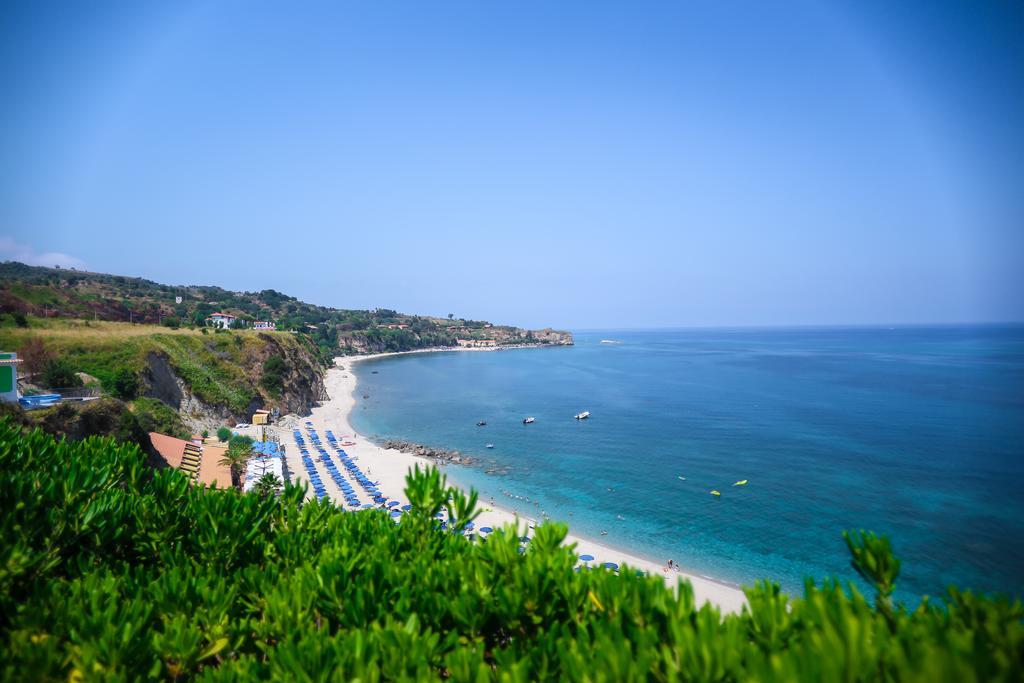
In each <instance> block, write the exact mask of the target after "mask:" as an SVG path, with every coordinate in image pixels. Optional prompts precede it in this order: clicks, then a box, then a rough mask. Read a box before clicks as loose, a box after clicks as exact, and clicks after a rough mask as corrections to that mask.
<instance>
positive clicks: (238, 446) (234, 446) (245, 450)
mask: <svg viewBox="0 0 1024 683" xmlns="http://www.w3.org/2000/svg"><path fill="white" fill-rule="evenodd" d="M236 439H237V440H236ZM244 439H245V437H232V438H231V441H230V442H229V444H228V450H227V451H226V452H225V453H224V457H223V458H221V460H220V464H221V465H226V466H227V467H230V468H231V484H232V485H233V486H235V487H237V488H241V486H242V472H243V471H244V470H245V463H247V462H248V461H249V458H251V457H252V440H251V439H250V440H249V441H245V440H244Z"/></svg>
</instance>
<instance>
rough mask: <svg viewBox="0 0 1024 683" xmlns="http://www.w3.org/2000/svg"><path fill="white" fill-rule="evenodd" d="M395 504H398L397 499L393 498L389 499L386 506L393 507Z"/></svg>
mask: <svg viewBox="0 0 1024 683" xmlns="http://www.w3.org/2000/svg"><path fill="white" fill-rule="evenodd" d="M396 505H398V501H397V500H393V501H391V502H390V503H388V507H389V508H390V507H394V506H396Z"/></svg>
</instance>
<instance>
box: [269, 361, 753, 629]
mask: <svg viewBox="0 0 1024 683" xmlns="http://www.w3.org/2000/svg"><path fill="white" fill-rule="evenodd" d="M443 350H446V351H447V350H450V351H459V352H479V351H485V349H443ZM436 351H437V350H426V349H424V350H417V351H410V352H406V353H430V352H436ZM487 351H490V350H487ZM392 355H397V354H371V355H364V356H354V357H341V358H337V359H335V366H334V367H333V368H331V369H329V370H328V371H327V373H326V376H325V378H324V385H325V388H326V391H327V395H328V399H327V400H326V401H323V402H322V403H321V404H320V405H318V406H316V407H315V408H313V410H312V412H311V414H310V415H309V416H306V417H299V416H294V415H290V416H286V417H285V418H283V419H282V420H281V421H280V422H279V424H278V427H277V429H278V436H279V437H280V439H281V442H282V443H284V444H285V445H286V446H287V464H288V467H289V470H290V471H291V475H292V478H293V480H294V481H296V482H299V483H302V482H306V483H308V482H307V480H306V477H305V469H304V468H303V466H302V464H301V461H300V456H299V452H298V448H297V446H296V444H295V442H294V439H293V437H292V432H291V429H292V427H302V426H303V425H304V424H305V423H306V422H307V421H308V422H311V423H312V424H313V427H314V428H315V429H317V430H318V432H319V433H320V434H321V436H322V435H323V434H324V432H325V431H326V430H328V429H330V430H331V431H332V432H333V433H334V434H335V435H336V436H337V437H338V439H339V440H340V441H344V442H347V443H351V444H354V445H350V446H348V445H347V446H345V452H346V453H348V454H349V455H350V456H351V457H353V458H354V459H356V460H357V462H358V463H359V466H360V467H361V468H362V470H363V471H364V472H365V473H366V474H367V476H369V477H370V478H371V479H372V480H374V481H379V482H380V484H379V488H380V490H381V491H382V492H384V493H385V494H386V495H387V497H388V498H389V499H391V500H399V501H401V502H402V503H403V504H404V503H406V502H408V501H407V500H406V499H405V494H404V488H405V476H406V474H407V473H408V472H409V470H410V469H412V468H413V467H414V466H416V465H419V466H420V467H421V468H424V467H430V466H438V465H442V467H443V466H445V465H447V464H449V463H450V464H454V465H459V464H464V463H461V462H460V461H461V458H459V460H458V461H457V460H455V459H454V458H453V457H452V452H451V451H443V449H435V450H437V452H438V453H441V455H440V456H439V457H428V456H430V455H432V454H431V453H423V454H422V455H421V454H418V452H419V451H420V447H419V445H417V444H408V443H406V444H396V443H390V444H389V443H387V442H384V443H382V444H380V445H378V444H376V443H374V442H373V441H372V440H371V439H369V438H368V437H367V436H365V435H362V434H357V433H356V432H355V430H354V429H353V428H352V426H351V423H350V422H349V414H350V412H351V411H352V409H353V407H354V406H355V403H356V396H357V394H356V391H357V378H356V375H355V373H354V367H355V366H356V364H357V363H360V362H363V361H366V360H370V359H376V358H383V357H390V356H392ZM387 445H391V446H396V445H397V446H399V447H400V448H403V450H399V449H398V448H388V447H386V446H387ZM405 451H411V452H405ZM433 455H437V453H433ZM455 457H458V455H456V456H455ZM318 467H319V465H318ZM322 478H323V481H324V485H325V486H326V488H327V491H328V495H330V496H331V497H332V499H336V500H338V501H341V500H342V497H341V492H340V490H338V489H337V487H336V486H335V484H334V482H333V481H331V480H330V478H329V477H326V476H323V477H322ZM479 507H480V509H481V510H482V512H481V514H480V516H479V517H478V518H477V522H476V525H477V527H478V528H479V527H492V528H498V527H502V526H505V525H514V526H516V527H517V529H518V530H519V532H521V533H523V534H525V535H530V528H531V527H532V526H533V525H535V524H538V523H540V522H539V520H536V519H534V518H532V517H530V516H527V515H522V514H518V513H517V512H515V511H513V510H510V509H507V508H505V507H502V506H501V505H500V504H497V503H495V502H493V501H488V500H481V501H480V505H479ZM559 521H565V520H559ZM566 543H568V544H574V545H575V550H576V553H577V554H579V555H591V556H593V558H594V559H593V560H592V561H590V564H591V566H600V565H601V564H603V563H605V562H614V563H616V564H618V565H620V566H622V565H628V566H629V567H631V568H634V569H638V570H642V571H646V572H648V573H649V574H651V575H653V576H662V577H663V578H664V580H665V582H666V584H668V585H670V586H674V585H675V584H676V583H677V582H678V580H679V579H686V580H688V581H689V582H690V583H691V585H692V586H693V591H694V595H695V597H696V599H697V601H698V602H699V603H704V602H710V603H712V604H714V605H716V606H717V607H718V608H719V609H721V610H722V611H723V612H738V611H739V610H740V609H741V608H742V606H743V605H744V604H745V602H746V598H745V596H744V594H743V592H742V591H741V590H740V589H739V588H736V587H734V586H729V585H726V584H724V583H720V582H717V581H714V580H712V579H709V578H706V577H703V576H698V575H696V574H691V573H687V572H685V571H682V570H680V569H678V568H672V569H670V568H668V567H667V566H666V565H665V564H664V563H659V562H656V561H653V560H649V559H645V558H642V557H639V556H637V555H634V554H630V553H627V552H624V551H622V550H619V549H617V548H613V547H610V546H608V545H606V544H602V543H599V542H597V541H594V540H592V539H589V538H585V537H582V536H579V535H576V534H573V533H572V530H571V529H570V533H569V535H568V536H567V538H566Z"/></svg>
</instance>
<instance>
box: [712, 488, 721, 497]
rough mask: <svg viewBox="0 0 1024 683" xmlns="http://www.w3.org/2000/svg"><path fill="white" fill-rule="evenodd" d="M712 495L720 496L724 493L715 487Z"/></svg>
mask: <svg viewBox="0 0 1024 683" xmlns="http://www.w3.org/2000/svg"><path fill="white" fill-rule="evenodd" d="M711 495H712V496H720V495H722V494H721V492H719V491H716V490H715V489H711Z"/></svg>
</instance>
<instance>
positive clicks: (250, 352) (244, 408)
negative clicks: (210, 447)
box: [141, 333, 326, 431]
mask: <svg viewBox="0 0 1024 683" xmlns="http://www.w3.org/2000/svg"><path fill="white" fill-rule="evenodd" d="M241 346H242V348H241V349H240V350H237V351H236V353H234V354H231V353H228V352H225V351H218V346H217V344H216V343H214V342H213V341H212V340H211V341H209V342H206V346H205V351H207V352H210V353H211V354H213V355H214V357H215V358H217V359H218V361H219V364H218V365H219V366H220V367H218V366H217V365H210V366H207V367H201V368H198V369H197V367H196V364H195V363H193V362H182V359H180V358H178V357H177V354H175V353H173V351H172V352H167V351H163V350H160V351H151V352H149V353H148V354H147V356H146V366H145V368H144V369H143V371H142V373H141V375H142V379H143V382H144V384H145V386H146V389H145V395H146V396H149V397H152V398H155V399H158V400H160V401H162V402H163V403H165V404H167V405H168V406H170V407H172V408H174V409H175V410H177V411H178V412H179V413H180V414H181V416H182V419H183V420H184V421H185V423H186V424H188V425H189V426H190V427H191V428H192V429H193V430H194V431H201V430H203V429H208V430H210V431H213V430H214V429H216V428H218V427H220V426H223V425H224V424H225V423H231V422H248V421H250V420H251V419H252V414H253V412H254V411H256V410H259V409H273V408H277V409H278V410H280V412H281V414H286V413H297V414H299V415H304V414H306V413H308V412H309V411H310V410H311V409H312V408H313V406H314V405H315V404H316V403H317V402H318V401H321V400H323V399H324V398H325V397H326V391H325V389H324V385H323V373H324V370H323V368H322V367H321V366H320V364H319V363H318V362H317V360H316V358H315V356H314V354H313V352H312V351H311V350H309V349H307V348H306V347H305V346H303V345H302V344H301V343H298V342H297V341H296V340H295V339H292V338H288V337H284V336H283V335H278V334H265V333H264V334H258V335H255V337H254V338H250V339H247V340H246V342H245V343H244V344H243V345H241ZM273 356H280V357H281V359H282V360H283V361H284V366H285V371H284V374H283V376H282V378H281V382H280V389H279V390H273V391H272V390H269V389H267V388H266V387H264V386H263V383H262V380H263V378H264V374H265V371H264V365H265V363H266V362H267V360H268V359H270V358H271V357H273ZM188 361H194V357H193V356H189V358H188ZM229 374H234V375H235V377H234V378H232V380H233V381H231V385H232V386H230V387H228V386H222V385H225V384H226V383H227V379H226V377H225V376H226V375H229ZM219 385H220V386H219ZM217 389H222V390H221V391H217ZM218 399H220V400H218Z"/></svg>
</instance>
